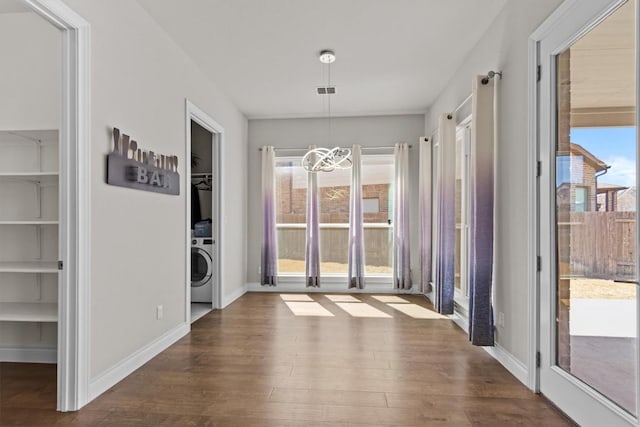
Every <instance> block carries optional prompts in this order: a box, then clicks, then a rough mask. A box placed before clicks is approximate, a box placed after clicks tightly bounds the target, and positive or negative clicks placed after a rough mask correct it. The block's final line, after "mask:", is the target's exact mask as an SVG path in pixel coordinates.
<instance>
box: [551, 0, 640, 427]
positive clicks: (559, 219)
mask: <svg viewBox="0 0 640 427" xmlns="http://www.w3.org/2000/svg"><path fill="white" fill-rule="evenodd" d="M565 6H566V4H565ZM564 10H565V13H564V14H562V16H560V17H559V18H558V19H557V20H555V21H554V22H553V23H552V26H551V27H550V30H549V32H548V33H547V36H546V37H544V38H543V39H542V40H541V41H540V44H539V46H538V48H539V49H538V53H539V61H540V66H541V68H540V72H541V74H540V76H541V78H540V83H539V92H538V93H539V97H538V99H539V160H540V161H541V165H542V174H541V177H540V181H539V184H540V203H539V218H540V227H539V230H540V236H539V237H540V249H539V253H540V257H541V268H540V343H539V348H540V362H541V363H540V371H539V374H540V391H541V392H542V393H543V394H544V395H546V396H547V397H548V398H549V399H550V400H551V401H553V402H554V403H555V404H556V405H557V406H558V407H559V408H560V409H562V410H563V411H565V412H566V413H567V414H568V415H569V416H570V417H571V418H573V419H574V420H575V421H577V422H578V423H579V424H580V425H585V426H588V425H593V426H628V425H636V426H637V425H638V417H637V415H638V395H639V393H638V314H637V313H638V292H637V266H638V263H637V259H638V250H637V249H638V235H637V226H636V219H637V218H636V213H637V205H638V204H637V200H636V196H635V193H636V188H637V182H638V179H637V177H638V174H637V170H638V162H637V158H636V153H637V146H638V145H637V132H636V128H637V122H638V118H637V117H638V116H637V109H636V101H637V84H636V81H637V54H636V52H637V15H638V12H637V7H636V0H628V1H612V0H591V1H588V2H587V1H574V2H571V3H569V6H568V7H567V8H565V9H564Z"/></svg>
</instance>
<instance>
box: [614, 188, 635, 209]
mask: <svg viewBox="0 0 640 427" xmlns="http://www.w3.org/2000/svg"><path fill="white" fill-rule="evenodd" d="M635 210H636V187H630V188H627V189H626V190H623V191H622V192H621V193H620V194H618V211H627V212H635Z"/></svg>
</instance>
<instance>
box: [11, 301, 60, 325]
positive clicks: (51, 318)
mask: <svg viewBox="0 0 640 427" xmlns="http://www.w3.org/2000/svg"><path fill="white" fill-rule="evenodd" d="M0 321H3V322H57V321H58V304H52V303H39V302H0Z"/></svg>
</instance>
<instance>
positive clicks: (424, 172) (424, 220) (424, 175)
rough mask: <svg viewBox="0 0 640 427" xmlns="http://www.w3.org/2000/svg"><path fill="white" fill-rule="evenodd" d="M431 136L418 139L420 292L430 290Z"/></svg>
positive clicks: (425, 292) (424, 292)
mask: <svg viewBox="0 0 640 427" xmlns="http://www.w3.org/2000/svg"><path fill="white" fill-rule="evenodd" d="M431 150H432V147H431V138H421V139H420V171H419V174H420V176H419V188H418V191H419V193H420V194H419V204H420V206H419V210H420V211H419V216H420V242H419V246H420V254H419V255H420V292H422V293H423V294H427V293H429V292H431V284H430V282H431V280H432V279H431V173H432V169H431Z"/></svg>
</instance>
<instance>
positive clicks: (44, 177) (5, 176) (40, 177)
mask: <svg viewBox="0 0 640 427" xmlns="http://www.w3.org/2000/svg"><path fill="white" fill-rule="evenodd" d="M58 177H59V174H58V172H0V181H2V180H5V181H39V182H42V183H56V182H58Z"/></svg>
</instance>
